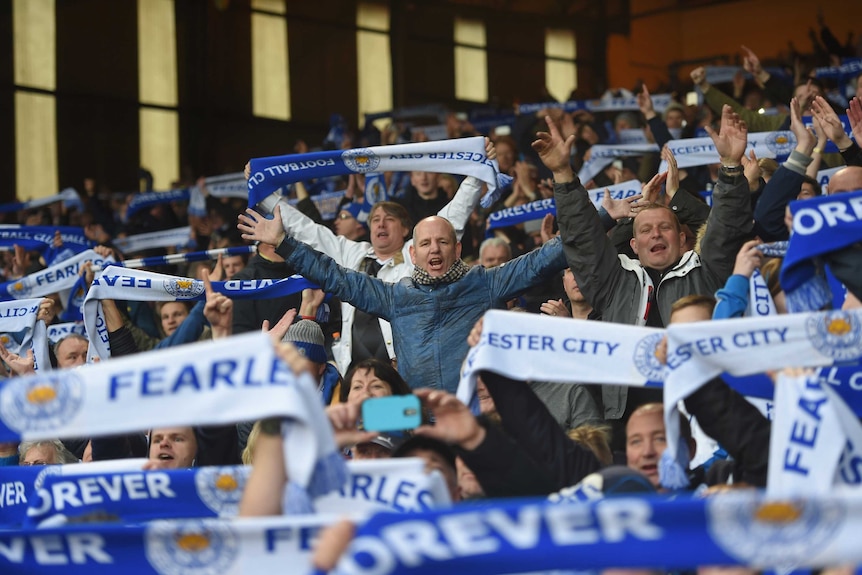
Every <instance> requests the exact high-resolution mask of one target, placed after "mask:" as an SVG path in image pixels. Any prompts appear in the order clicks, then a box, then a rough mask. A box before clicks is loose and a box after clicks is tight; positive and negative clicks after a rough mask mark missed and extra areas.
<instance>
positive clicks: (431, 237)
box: [237, 206, 566, 392]
mask: <svg viewBox="0 0 862 575" xmlns="http://www.w3.org/2000/svg"><path fill="white" fill-rule="evenodd" d="M273 215H274V216H275V217H274V218H273V219H271V220H266V219H263V218H261V217H260V216H259V215H258V214H256V213H255V212H254V211H253V210H250V209H249V210H246V214H245V215H240V217H239V219H240V223H239V225H238V226H237V227H238V228H239V229H240V231H242V232H243V238H244V239H247V240H258V241H261V242H264V243H268V244H270V245H274V246H277V248H276V252H277V253H278V254H279V255H281V256H283V257H284V258H285V262H286V263H287V264H288V265H290V266H292V267H294V268H295V269H296V270H297V272H299V273H300V274H302V275H303V276H305V277H306V278H307V279H309V280H311V281H313V282H315V283H317V284H318V285H320V287H321V288H323V290H324V291H326V292H328V293H331V294H333V295H335V296H336V297H338V298H340V299H341V300H343V301H347V302H349V303H351V304H352V305H354V306H356V308H357V309H361V310H363V311H364V312H366V313H369V314H373V315H376V316H379V317H381V318H383V319H385V320H386V321H388V322H390V323H391V325H392V333H393V336H394V344H395V353H396V355H397V357H398V371H399V372H400V373H401V374H402V375H403V376H404V379H405V380H406V381H407V383H408V384H410V387H412V388H414V389H415V388H418V387H431V388H436V389H445V390H447V391H450V392H454V391H455V389H456V388H457V386H458V379H459V369H460V367H461V362H462V360H463V359H464V357H465V356H466V355H467V350H468V346H467V334H468V333H469V332H470V328H471V327H472V326H473V324H474V323H476V320H478V319H479V318H480V317H482V314H484V313H485V312H486V311H487V310H489V309H491V308H501V309H504V308H505V307H506V302H507V301H508V300H510V299H512V298H513V297H516V296H518V295H520V294H521V293H522V292H524V291H525V290H527V289H528V288H530V287H532V286H534V285H536V284H539V283H542V282H545V281H548V280H549V279H551V278H552V277H553V276H554V275H555V274H558V273H559V272H560V271H562V270H563V269H564V268H565V267H566V259H565V256H564V255H563V250H562V246H561V244H560V241H559V240H558V239H556V238H555V239H553V240H551V241H550V242H548V243H546V244H545V245H544V246H542V248H541V249H539V250H535V251H532V252H530V253H528V254H525V255H523V256H521V257H519V258H516V259H514V260H512V261H510V262H507V263H506V264H504V265H501V266H497V267H494V268H491V269H485V268H483V267H481V266H476V267H473V268H470V267H468V266H467V264H465V263H464V262H463V261H462V260H461V259H460V258H461V244H460V242H458V240H457V237H456V234H455V228H454V227H453V226H452V224H451V223H450V222H449V221H448V220H446V219H444V218H441V217H439V216H431V217H429V218H425V219H424V220H422V221H421V222H419V223H418V224H416V227H415V228H414V231H413V244H412V245H411V246H410V259H411V260H412V262H413V265H414V266H415V267H414V269H413V271H412V275H411V276H410V277H405V278H403V279H401V281H399V282H398V283H395V284H393V283H386V282H383V281H381V280H380V279H378V278H372V277H369V276H368V275H367V274H365V273H362V272H357V271H354V270H351V269H348V268H347V267H345V266H340V265H338V263H337V262H336V261H335V260H333V259H332V258H330V257H328V256H326V255H324V254H322V253H320V252H317V251H315V250H313V249H312V248H310V247H309V246H306V245H304V244H302V243H300V242H298V241H296V240H295V239H293V238H290V237H288V236H286V234H285V232H284V227H283V225H282V217H281V214H280V206H276V208H275V212H274V214H273ZM530 345H541V343H540V342H536V341H532V340H530V339H529V338H523V341H521V340H518V341H515V342H509V348H510V349H512V350H513V351H515V350H517V349H519V346H530Z"/></svg>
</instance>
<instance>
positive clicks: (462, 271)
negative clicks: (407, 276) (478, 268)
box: [413, 259, 470, 286]
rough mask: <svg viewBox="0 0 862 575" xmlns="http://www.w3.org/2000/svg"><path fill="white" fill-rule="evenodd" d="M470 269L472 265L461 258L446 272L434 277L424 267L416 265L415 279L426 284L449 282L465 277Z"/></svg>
mask: <svg viewBox="0 0 862 575" xmlns="http://www.w3.org/2000/svg"><path fill="white" fill-rule="evenodd" d="M468 271H470V266H468V265H467V264H465V263H464V260H460V259H459V260H455V263H454V264H452V267H450V268H449V270H448V271H447V272H446V273H445V274H443V275H442V276H440V277H437V278H432V277H431V276H430V275H428V272H426V271H425V270H423V269H422V268H419V267H415V268H413V281H415V282H416V283H418V284H420V285H424V286H431V285H439V284H448V283H452V282H456V281H458V280H459V279H461V278H463V277H464V276H465V275H467V272H468Z"/></svg>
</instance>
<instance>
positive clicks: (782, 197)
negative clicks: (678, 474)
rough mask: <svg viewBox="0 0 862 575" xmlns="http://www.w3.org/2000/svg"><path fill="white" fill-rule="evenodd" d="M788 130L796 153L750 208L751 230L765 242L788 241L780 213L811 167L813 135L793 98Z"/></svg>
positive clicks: (796, 193)
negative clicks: (751, 211) (753, 206)
mask: <svg viewBox="0 0 862 575" xmlns="http://www.w3.org/2000/svg"><path fill="white" fill-rule="evenodd" d="M790 129H791V130H792V131H793V134H794V135H795V136H796V149H794V150H793V152H791V153H790V157H789V158H788V159H787V161H786V162H784V164H782V165H781V167H780V168H778V170H777V171H776V172H775V175H774V176H772V178H770V180H769V182H767V183H766V186H764V188H763V193H762V194H761V195H760V200H758V202H757V206H756V207H755V208H754V229H755V231H756V232H757V234H758V235H759V236H760V238H761V239H762V240H763V241H765V242H771V241H777V240H786V239H787V238H788V231H787V226H785V225H784V211H785V208H786V207H787V204H788V203H789V202H790V201H791V200H794V199H795V198H796V196H797V195H798V194H799V188H800V186H801V185H802V178H803V177H804V176H805V171H806V169H807V167H808V165H809V164H810V163H811V153H812V151H813V150H814V144H815V143H816V140H815V137H814V135H813V134H812V133H811V132H810V131H809V130H808V129H807V128H806V127H805V126H804V125H803V124H802V114H801V110H800V106H799V102H798V101H797V100H796V98H793V99H792V100H790ZM842 133H843V132H842Z"/></svg>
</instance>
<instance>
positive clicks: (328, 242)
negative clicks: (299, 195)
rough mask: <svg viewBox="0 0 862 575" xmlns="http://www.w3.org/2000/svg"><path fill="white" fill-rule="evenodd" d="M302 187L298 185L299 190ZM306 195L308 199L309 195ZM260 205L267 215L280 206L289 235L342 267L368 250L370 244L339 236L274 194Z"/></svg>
mask: <svg viewBox="0 0 862 575" xmlns="http://www.w3.org/2000/svg"><path fill="white" fill-rule="evenodd" d="M301 185H302V184H301V183H298V184H297V188H299V187H300V186H301ZM302 189H303V190H304V189H305V186H302ZM305 195H306V198H307V195H308V194H307V193H306V194H305ZM259 205H260V207H261V209H262V210H263V211H265V212H267V213H269V212H273V213H274V210H275V208H276V206H278V207H279V208H280V212H279V213H280V214H281V221H282V225H283V226H284V230H285V232H286V233H287V235H289V236H290V237H292V238H296V239H297V240H299V241H301V242H302V243H304V244H308V245H310V246H311V247H313V248H314V249H316V250H318V251H320V252H323V253H325V254H326V255H328V256H329V257H331V258H333V259H334V260H335V261H336V262H338V263H339V264H340V265H348V264H347V262H348V261H349V260H350V259H351V256H355V255H356V254H363V253H365V251H366V250H367V249H368V248H367V245H368V244H364V245H363V244H362V243H361V242H354V241H353V240H348V239H347V238H345V237H343V236H337V235H335V234H334V233H333V232H332V230H330V229H329V228H328V227H326V226H324V225H321V224H318V223H315V221H314V220H313V219H311V218H310V217H308V216H306V215H305V214H303V213H302V212H300V211H299V210H298V209H296V208H294V207H293V206H291V205H290V204H289V203H288V201H287V198H284V197H279V196H277V195H276V194H272V195H270V196H268V197H266V198H264V200H263V201H262V202H261V203H260V204H259Z"/></svg>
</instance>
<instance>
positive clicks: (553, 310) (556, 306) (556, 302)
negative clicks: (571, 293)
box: [539, 299, 572, 317]
mask: <svg viewBox="0 0 862 575" xmlns="http://www.w3.org/2000/svg"><path fill="white" fill-rule="evenodd" d="M539 311H541V312H542V313H544V314H547V315H553V316H557V317H572V314H570V313H569V310H568V309H566V304H564V303H563V300H561V299H549V300H548V301H546V302H545V303H543V304H542V305H540V306H539Z"/></svg>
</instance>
